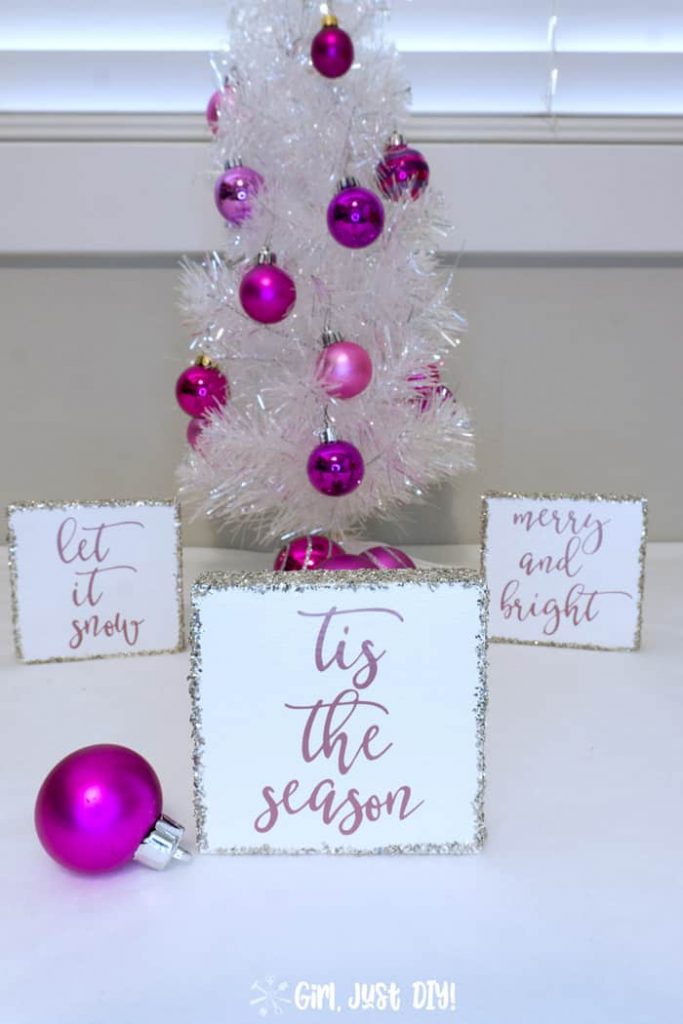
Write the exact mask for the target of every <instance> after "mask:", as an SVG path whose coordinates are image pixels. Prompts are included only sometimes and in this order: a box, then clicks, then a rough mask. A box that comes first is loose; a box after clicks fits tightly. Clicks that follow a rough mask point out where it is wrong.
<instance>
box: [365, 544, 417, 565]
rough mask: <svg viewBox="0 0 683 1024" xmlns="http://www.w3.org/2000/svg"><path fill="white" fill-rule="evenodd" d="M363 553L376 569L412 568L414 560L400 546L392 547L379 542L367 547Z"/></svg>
mask: <svg viewBox="0 0 683 1024" xmlns="http://www.w3.org/2000/svg"><path fill="white" fill-rule="evenodd" d="M363 554H364V555H365V557H366V558H367V559H369V561H370V562H371V563H372V565H373V566H374V567H375V568H376V569H414V568H415V562H414V561H413V560H412V558H411V557H410V555H407V554H406V553H405V551H401V549H400V548H392V547H389V546H388V545H386V544H380V545H378V546H377V547H374V548H367V549H366V550H365V551H364V552H363Z"/></svg>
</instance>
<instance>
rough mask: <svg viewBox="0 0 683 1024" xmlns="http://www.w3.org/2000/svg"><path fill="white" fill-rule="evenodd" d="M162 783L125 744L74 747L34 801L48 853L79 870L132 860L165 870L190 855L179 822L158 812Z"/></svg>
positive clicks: (90, 870) (106, 868) (107, 867)
mask: <svg viewBox="0 0 683 1024" xmlns="http://www.w3.org/2000/svg"><path fill="white" fill-rule="evenodd" d="M161 801H162V793H161V785H160V783H159V779H158V778H157V776H156V773H155V772H154V769H153V768H152V766H151V765H150V764H148V763H147V761H145V759H144V758H143V757H141V756H140V755H139V754H136V753H135V751H134V750H129V749H128V747H120V746H116V745H114V744H109V743H104V744H98V745H97V746H92V747H83V748H82V749H81V750H75V751H74V752H73V753H72V754H69V755H68V756H67V757H65V758H64V759H63V760H62V761H60V762H59V764H57V765H55V767H54V768H53V769H52V771H51V772H50V774H49V775H48V776H47V778H46V779H45V781H44V782H43V784H42V786H41V787H40V791H39V793H38V797H37V799H36V807H35V826H36V832H37V833H38V838H39V839H40V841H41V843H42V844H43V846H44V848H45V849H46V851H47V852H48V853H49V854H50V856H51V857H52V858H53V859H54V860H56V861H58V863H60V864H62V865H64V867H67V868H71V869H72V870H74V871H83V872H87V873H88V874H99V873H100V872H104V871H111V870H112V869H113V868H118V867H120V866H121V865H122V864H125V863H126V862H127V861H130V860H138V861H140V862H141V863H142V864H145V865H146V866H147V867H151V868H156V869H158V870H159V869H161V868H164V867H166V865H167V864H168V863H169V862H170V861H171V860H172V859H173V858H175V859H176V860H186V859H189V857H190V854H189V853H187V851H185V850H183V849H182V847H181V846H180V841H181V839H182V837H183V832H184V829H183V827H182V825H178V824H177V822H175V821H173V820H172V819H171V818H167V817H165V816H164V815H163V814H162V813H161Z"/></svg>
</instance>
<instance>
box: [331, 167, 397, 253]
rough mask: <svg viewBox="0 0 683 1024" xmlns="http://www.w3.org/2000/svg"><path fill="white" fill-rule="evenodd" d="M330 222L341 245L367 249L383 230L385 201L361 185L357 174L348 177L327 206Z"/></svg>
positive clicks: (333, 232)
mask: <svg viewBox="0 0 683 1024" xmlns="http://www.w3.org/2000/svg"><path fill="white" fill-rule="evenodd" d="M327 226H328V228H329V230H330V234H331V235H332V237H333V238H334V239H335V241H337V242H339V244H340V245H343V246H345V247H346V248H347V249H364V248H366V247H367V246H368V245H372V243H373V242H375V241H376V240H377V239H378V238H379V236H380V235H381V234H382V230H383V228H384V207H383V206H382V201H381V200H380V198H379V196H376V195H375V193H374V192H371V191H370V190H369V189H367V188H361V186H360V185H359V183H358V182H357V181H356V179H355V178H344V180H343V181H341V182H340V185H339V191H338V192H337V195H336V196H334V197H333V198H332V199H331V201H330V204H329V206H328V207H327Z"/></svg>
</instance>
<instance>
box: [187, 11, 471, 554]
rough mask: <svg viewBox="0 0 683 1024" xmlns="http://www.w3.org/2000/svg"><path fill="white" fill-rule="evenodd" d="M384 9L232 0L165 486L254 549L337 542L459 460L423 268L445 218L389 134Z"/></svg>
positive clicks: (445, 317)
mask: <svg viewBox="0 0 683 1024" xmlns="http://www.w3.org/2000/svg"><path fill="white" fill-rule="evenodd" d="M385 9H386V3H383V2H381V0H354V2H343V0H339V2H338V3H337V4H335V5H334V10H333V12H332V11H331V10H330V8H329V6H328V5H326V4H323V5H320V4H318V3H313V2H310V0H278V2H277V3H272V0H252V2H251V3H250V4H237V3H234V4H232V5H231V11H230V15H229V45H228V48H227V50H226V51H225V52H224V53H223V54H221V56H220V57H219V58H217V59H216V60H215V66H216V67H217V70H218V72H219V75H220V79H221V90H220V91H219V92H218V93H217V95H216V97H215V100H214V105H213V107H212V108H211V109H210V110H209V111H208V116H209V118H210V121H213V128H214V134H215V142H214V149H213V162H214V168H215V178H216V191H215V198H216V203H217V206H218V210H217V216H220V215H221V214H222V215H223V218H224V219H225V243H224V247H223V249H222V250H221V251H220V252H214V253H211V254H210V255H209V256H207V257H206V258H205V259H204V260H203V261H202V262H201V264H194V263H187V264H186V265H185V267H184V270H183V278H182V310H183V314H184V318H185V321H186V323H187V325H188V327H189V329H190V332H191V334H192V336H193V342H192V349H193V351H194V353H195V356H196V357H198V358H199V359H200V360H202V362H201V363H200V365H198V366H195V367H193V368H190V370H188V371H186V372H185V374H183V375H181V378H180V380H179V385H178V397H179V401H180V403H181V405H182V407H183V408H184V409H185V411H186V412H189V413H190V414H191V415H192V414H194V415H195V417H196V418H195V419H194V420H193V421H192V422H191V424H190V428H189V432H188V436H189V437H190V440H191V443H190V446H189V447H188V454H187V457H186V459H185V461H184V462H183V464H182V466H181V467H180V470H179V474H180V482H181V492H182V493H183V494H184V495H185V496H186V497H189V498H190V499H191V500H192V502H193V503H194V505H195V506H196V507H197V508H198V509H199V510H200V511H202V512H204V513H206V514H208V515H209V516H210V517H211V518H213V519H215V520H216V521H218V522H219V523H221V524H225V525H228V526H233V527H234V526H235V525H240V524H246V523H248V524H249V525H252V526H255V527H256V528H257V531H258V532H259V534H260V536H261V537H262V538H263V539H271V540H272V539H275V538H280V539H289V538H291V537H293V536H295V535H310V534H319V533H320V534H325V535H328V536H337V537H339V536H348V534H349V531H351V530H353V528H355V527H358V526H359V525H360V524H362V523H363V522H364V521H365V520H366V519H367V518H368V517H370V516H371V515H380V516H382V517H395V515H396V513H397V510H398V509H399V508H400V507H401V506H402V505H403V504H404V503H407V502H414V501H419V500H421V499H422V497H423V495H424V493H425V490H426V488H428V487H429V486H430V485H433V484H435V483H437V482H440V481H444V480H447V479H449V478H451V477H453V476H454V475H456V474H457V473H459V472H461V471H462V470H465V469H468V468H470V467H471V465H472V460H473V450H472V449H473V443H472V433H471V428H470V424H469V421H468V417H467V413H466V411H465V409H464V408H463V406H462V404H461V402H460V398H459V396H458V398H457V400H456V399H455V398H454V396H453V395H452V393H451V391H450V389H449V388H447V387H446V386H445V385H444V384H443V382H442V380H441V365H442V360H443V358H444V356H445V355H446V354H447V353H448V351H449V350H450V348H451V347H452V346H454V345H455V344H457V341H458V336H459V334H460V332H461V331H462V329H463V321H462V319H461V317H459V316H458V314H457V313H456V312H455V311H454V310H453V309H452V308H451V305H450V298H449V286H450V275H449V274H448V273H447V272H445V271H444V270H443V269H442V268H441V267H440V266H439V263H438V257H437V249H438V246H439V243H440V241H442V240H443V239H444V237H445V236H446V235H447V233H448V229H449V225H448V224H447V223H446V222H445V221H444V218H443V214H442V209H443V202H442V198H441V196H440V195H439V193H438V192H437V191H435V190H434V187H433V185H432V184H430V185H429V187H426V181H427V177H428V168H427V166H426V164H425V163H424V159H423V158H422V157H421V155H420V154H419V153H416V152H415V151H414V150H412V149H410V148H409V144H406V143H405V142H404V141H403V140H401V139H400V138H399V137H398V136H397V135H396V132H397V131H398V130H400V128H401V127H402V126H403V125H404V124H405V122H406V109H407V104H408V101H409V98H410V89H409V86H408V84H407V82H406V81H405V79H404V77H403V75H402V72H401V69H400V63H399V60H398V57H397V54H396V52H395V50H394V48H393V46H391V45H390V44H388V42H387V41H386V39H385V37H384V29H385V19H386V10H385ZM321 14H322V17H323V22H324V24H323V27H322V29H321ZM335 16H336V17H335ZM337 19H338V25H337V23H336V22H337ZM319 33H320V34H319ZM318 34H319V35H318ZM316 37H317V38H316ZM314 39H315V45H314V46H313V49H312V44H313V41H314ZM312 58H313V59H312ZM216 105H217V107H216ZM378 167H379V172H378ZM349 179H355V183H354V182H351V183H350V184H349ZM340 182H343V183H345V184H346V185H347V189H346V190H345V191H342V192H339V187H340ZM359 187H360V191H358V188H359ZM368 192H369V193H370V195H368ZM207 201H208V199H207ZM382 217H383V224H382ZM274 260H275V262H273V261H274ZM278 275H279V276H278ZM245 278H246V281H245ZM294 293H295V297H294ZM255 317H258V318H259V319H255ZM264 320H267V321H269V322H263V321H264ZM340 339H342V340H341V341H340ZM349 342H351V343H353V344H351V345H349V344H348V343H349ZM368 357H369V359H368ZM368 380H369V382H368ZM198 414H199V415H198ZM335 440H336V441H337V445H336V448H335V447H334V442H335ZM321 445H322V447H320V446H321ZM314 451H315V455H313V456H312V454H311V453H313V452H314ZM354 453H355V454H354Z"/></svg>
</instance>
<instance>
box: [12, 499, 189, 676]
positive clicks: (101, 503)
mask: <svg viewBox="0 0 683 1024" xmlns="http://www.w3.org/2000/svg"><path fill="white" fill-rule="evenodd" d="M100 507H101V508H172V509H173V510H174V513H175V514H174V518H173V522H174V525H175V531H176V559H177V569H176V601H177V606H178V644H177V646H176V647H169V648H165V649H163V650H158V651H122V652H121V653H120V654H89V655H86V656H85V657H82V658H25V657H24V653H23V644H22V638H21V627H20V624H19V567H18V563H17V538H16V534H15V532H14V528H13V526H12V515H13V513H14V512H24V511H26V510H27V509H49V510H55V509H79V508H100ZM7 552H8V561H9V578H10V602H11V607H12V632H13V635H14V652H15V654H16V657H17V659H18V661H22V662H23V663H24V664H25V665H61V664H69V663H71V662H74V661H104V660H105V659H109V658H151V657H154V656H156V655H159V654H178V653H179V652H180V651H184V650H185V647H186V643H185V602H184V594H183V533H182V514H181V508H180V504H179V502H178V501H176V499H175V498H168V499H163V498H128V499H126V498H103V499H96V498H84V499H83V500H81V501H77V500H75V499H71V500H69V501H14V502H11V503H10V504H9V505H8V506H7Z"/></svg>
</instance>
